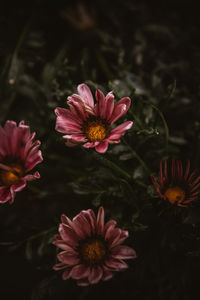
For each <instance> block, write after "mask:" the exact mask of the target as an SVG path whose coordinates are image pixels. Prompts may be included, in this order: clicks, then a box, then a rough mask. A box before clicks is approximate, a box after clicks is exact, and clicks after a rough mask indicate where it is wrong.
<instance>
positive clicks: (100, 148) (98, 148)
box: [95, 140, 108, 153]
mask: <svg viewBox="0 0 200 300" xmlns="http://www.w3.org/2000/svg"><path fill="white" fill-rule="evenodd" d="M95 149H96V151H97V152H99V153H105V152H106V151H107V149H108V142H107V141H106V140H105V141H102V142H99V144H98V145H97V146H96V147H95Z"/></svg>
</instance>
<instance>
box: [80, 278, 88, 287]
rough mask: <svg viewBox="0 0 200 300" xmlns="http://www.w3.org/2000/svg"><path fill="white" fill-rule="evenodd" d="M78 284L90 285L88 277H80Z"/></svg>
mask: <svg viewBox="0 0 200 300" xmlns="http://www.w3.org/2000/svg"><path fill="white" fill-rule="evenodd" d="M77 285H78V286H88V285H89V282H88V279H87V278H84V279H79V280H78V281H77Z"/></svg>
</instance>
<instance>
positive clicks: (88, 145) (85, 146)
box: [83, 142, 100, 148]
mask: <svg viewBox="0 0 200 300" xmlns="http://www.w3.org/2000/svg"><path fill="white" fill-rule="evenodd" d="M99 143H100V142H87V143H86V144H84V145H83V147H84V148H94V147H96V146H98V145H99Z"/></svg>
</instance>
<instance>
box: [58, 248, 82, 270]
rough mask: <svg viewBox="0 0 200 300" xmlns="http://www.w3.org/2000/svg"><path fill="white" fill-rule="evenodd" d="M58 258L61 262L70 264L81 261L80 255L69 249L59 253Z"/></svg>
mask: <svg viewBox="0 0 200 300" xmlns="http://www.w3.org/2000/svg"><path fill="white" fill-rule="evenodd" d="M57 258H58V260H59V261H60V262H62V263H64V264H66V265H68V266H73V265H76V264H78V263H79V261H80V259H79V258H78V256H77V255H76V256H75V255H74V254H71V253H69V252H68V251H62V252H60V253H58V255H57Z"/></svg>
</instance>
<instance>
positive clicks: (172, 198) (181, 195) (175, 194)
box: [164, 187, 185, 204]
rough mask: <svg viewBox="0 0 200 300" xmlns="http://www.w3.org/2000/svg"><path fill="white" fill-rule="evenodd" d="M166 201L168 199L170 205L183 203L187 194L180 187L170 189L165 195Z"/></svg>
mask: <svg viewBox="0 0 200 300" xmlns="http://www.w3.org/2000/svg"><path fill="white" fill-rule="evenodd" d="M164 199H168V200H169V202H170V203H172V204H174V203H175V202H178V203H181V202H183V200H184V199H185V192H184V191H183V190H182V189H181V188H179V187H170V188H168V189H167V190H166V192H165V194H164Z"/></svg>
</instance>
